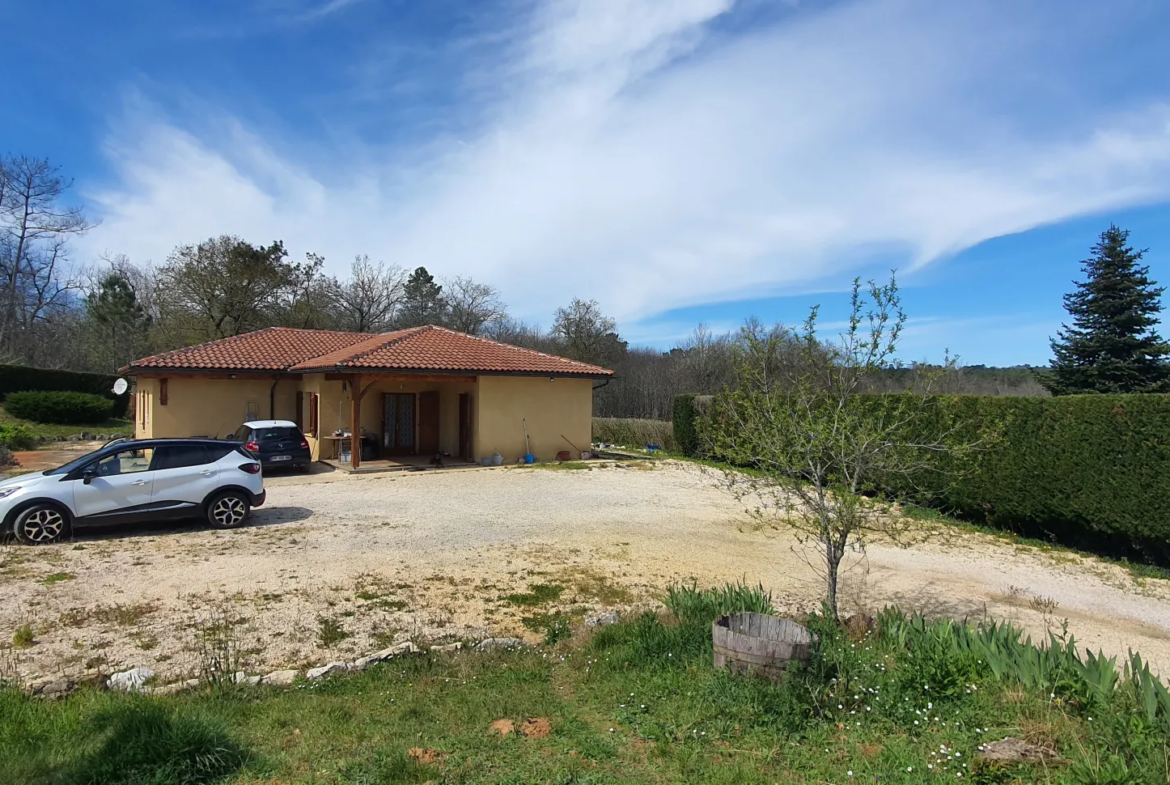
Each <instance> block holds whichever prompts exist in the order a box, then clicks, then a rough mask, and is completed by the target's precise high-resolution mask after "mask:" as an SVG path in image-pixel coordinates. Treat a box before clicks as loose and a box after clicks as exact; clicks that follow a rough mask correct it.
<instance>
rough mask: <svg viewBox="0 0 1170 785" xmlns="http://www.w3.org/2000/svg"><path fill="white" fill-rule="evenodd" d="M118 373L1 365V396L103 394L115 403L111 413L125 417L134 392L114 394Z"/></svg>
mask: <svg viewBox="0 0 1170 785" xmlns="http://www.w3.org/2000/svg"><path fill="white" fill-rule="evenodd" d="M117 379H118V377H117V376H112V375H110V374H104V373H83V372H81V371H61V370H52V369H48V368H29V367H28V366H24V365H0V399H3V398H4V397H5V396H6V395H8V394H9V393H14V392H21V391H26V390H64V391H69V392H82V393H90V394H91V395H100V396H102V397H104V398H108V399H110V400H111V401H112V402H113V406H112V408H111V412H112V414H111V415H107V416H113V417H125V416H126V411H127V409H128V408H129V406H130V393H129V392H126V393H123V394H122V395H114V393H113V392H111V390H112V389H113V387H114V382H115V381H116V380H117Z"/></svg>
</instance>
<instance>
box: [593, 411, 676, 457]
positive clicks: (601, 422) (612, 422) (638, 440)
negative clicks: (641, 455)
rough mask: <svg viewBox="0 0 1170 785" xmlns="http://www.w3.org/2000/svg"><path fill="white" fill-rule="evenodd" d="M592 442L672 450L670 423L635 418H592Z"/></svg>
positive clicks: (672, 436)
mask: <svg viewBox="0 0 1170 785" xmlns="http://www.w3.org/2000/svg"><path fill="white" fill-rule="evenodd" d="M593 441H595V442H605V443H607V444H618V445H623V446H626V447H645V446H646V445H647V444H657V445H658V446H659V447H661V448H662V449H664V450H673V449H674V435H673V434H672V433H671V424H670V423H668V422H666V421H665V420H646V419H639V418H635V417H594V418H593Z"/></svg>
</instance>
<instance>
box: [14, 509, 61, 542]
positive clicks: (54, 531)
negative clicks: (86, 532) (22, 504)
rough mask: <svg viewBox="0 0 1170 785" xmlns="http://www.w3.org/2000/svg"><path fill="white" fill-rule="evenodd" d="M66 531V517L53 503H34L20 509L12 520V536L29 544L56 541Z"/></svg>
mask: <svg viewBox="0 0 1170 785" xmlns="http://www.w3.org/2000/svg"><path fill="white" fill-rule="evenodd" d="M68 531H69V519H68V517H67V516H66V514H65V512H64V511H62V510H61V508H60V507H57V506H56V505H54V504H43V503H42V504H34V505H32V506H31V507H28V508H26V509H24V510H21V511H20V513H19V514H18V515H17V516H16V520H14V521H13V522H12V534H13V536H14V537H16V539H17V540H18V541H19V542H23V543H28V544H29V545H47V544H48V543H51V542H57V541H58V540H60V539H61V538H62V537H64V536H65V534H66V533H67V532H68Z"/></svg>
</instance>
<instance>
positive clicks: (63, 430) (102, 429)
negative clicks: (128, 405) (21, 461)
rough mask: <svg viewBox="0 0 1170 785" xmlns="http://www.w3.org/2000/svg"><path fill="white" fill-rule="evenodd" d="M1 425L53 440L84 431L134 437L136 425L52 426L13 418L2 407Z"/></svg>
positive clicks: (115, 422)
mask: <svg viewBox="0 0 1170 785" xmlns="http://www.w3.org/2000/svg"><path fill="white" fill-rule="evenodd" d="M0 425H25V426H27V427H28V428H29V429H30V430H32V432H33V435H34V436H45V437H49V438H51V439H55V438H56V437H58V436H74V435H76V434H79V433H81V432H82V431H86V432H87V433H100V434H109V435H110V436H111V437H117V436H133V435H134V423H132V422H130V421H129V420H118V419H113V418H111V419H109V420H106V421H104V422H99V423H93V424H92V425H51V424H49V423H41V422H32V421H31V420H22V419H20V418H19V417H13V416H12V415H11V414H9V413H8V412H7V411H5V410H4V408H3V407H0Z"/></svg>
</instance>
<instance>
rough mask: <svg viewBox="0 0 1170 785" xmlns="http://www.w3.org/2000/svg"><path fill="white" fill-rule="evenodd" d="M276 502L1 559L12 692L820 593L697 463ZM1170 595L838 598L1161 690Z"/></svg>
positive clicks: (905, 573)
mask: <svg viewBox="0 0 1170 785" xmlns="http://www.w3.org/2000/svg"><path fill="white" fill-rule="evenodd" d="M268 489H269V493H268V505H266V506H265V507H264V508H263V509H262V510H259V511H257V512H256V513H255V516H254V521H253V525H251V526H248V527H246V528H243V529H239V530H236V531H230V532H215V531H210V530H206V529H202V528H200V527H198V526H189V527H178V528H171V529H167V530H152V531H142V530H140V529H139V530H125V529H124V530H119V531H117V532H112V533H104V534H101V535H90V534H86V535H83V536H80V537H78V538H77V539H76V540H75V541H74V542H70V543H63V544H60V545H55V546H48V547H40V548H27V547H17V546H5V547H3V548H0V589H2V590H3V592H4V597H5V602H4V603H3V604H0V631H3V635H4V638H3V640H4V641H5V642H8V641H11V640H12V639H13V638H12V636H13V633H14V632H15V631H16V630H17V629H18V628H20V627H21V626H23V625H28V628H29V630H30V631H31V632H32V633H33V637H34V639H35V643H34V644H33V645H31V646H28V647H26V648H12V649H9V650H7V651H0V671H2V670H4V669H9V670H11V669H12V668H13V667H15V668H16V669H17V670H19V672H20V673H21V675H22V676H23V677H25V678H29V677H32V676H34V675H49V674H57V673H64V674H67V675H70V676H77V675H82V674H85V673H93V672H96V671H105V672H109V671H110V670H114V669H121V668H124V667H130V666H139V665H141V666H147V667H151V668H153V669H155V670H156V671H158V672H159V673H161V674H165V675H167V676H168V677H170V676H177V675H180V674H184V673H187V672H189V671H192V670H193V669H195V668H197V667H198V664H199V661H200V656H201V655H200V654H199V651H200V649H201V648H203V647H204V645H205V644H204V642H205V641H206V640H207V638H208V637H209V635H210V633H212V632H214V633H216V635H218V636H219V638H221V639H222V638H225V637H226V639H228V640H229V641H230V644H231V646H232V647H233V648H234V649H235V650H236V651H237V652H238V653H239V655H240V657H241V665H242V666H243V667H244V669H246V670H249V671H252V672H254V671H258V670H260V669H262V668H265V667H270V666H271V667H277V666H288V667H295V666H300V665H316V664H320V663H323V662H328V661H330V660H332V659H339V658H344V657H350V658H352V657H353V656H355V655H361V654H365V653H367V652H369V651H372V650H374V649H376V648H381V647H382V646H383V645H386V644H387V643H388V642H390V641H394V640H400V639H403V638H406V637H411V638H414V639H415V640H418V639H420V638H425V639H430V640H436V641H438V640H445V639H455V638H466V637H479V636H484V635H487V634H489V633H491V634H495V635H519V636H522V637H528V638H529V639H531V640H536V639H537V638H539V628H540V625H541V623H542V622H541V619H540V618H539V617H541V615H542V614H547V613H552V612H566V613H569V614H570V615H572V616H575V617H581V616H586V615H590V614H593V613H596V612H598V611H600V610H601V609H603V608H608V607H623V608H624V607H632V606H638V605H649V604H650V603H652V602H653V598H654V597H655V596H656V595H657V594H658V592H659V591H660V590H661V589H662V587H663V586H665V585H666V584H667V583H669V582H671V581H673V580H678V579H687V578H695V579H697V580H698V581H699V582H700V583H711V582H715V581H722V580H728V579H737V578H741V577H746V579H747V580H749V581H751V582H756V581H762V582H763V583H764V585H765V586H766V587H768V588H770V589H772V591H773V592H774V595H775V597H776V600H777V605H778V607H781V608H783V609H788V610H791V611H794V612H795V611H798V610H801V609H809V608H812V607H816V605H817V603H818V598H819V594H820V584H819V582H818V580H817V577H816V575H815V573H814V572H813V571H812V570H811V569H810V568H809V567H808V565H807V564H806V558H805V557H806V556H808V555H809V554H805V553H803V552H802V551H801V550H800V548H799V547H797V546H796V544H795V543H794V541H793V540H792V538H791V537H790V536H789V535H787V534H784V533H781V532H775V531H760V530H757V529H755V528H753V527H751V526H750V525H748V523H747V521H746V518H745V517H744V516H743V515H742V514H741V512H740V509H739V507H738V505H737V504H736V502H735V501H734V500H733V499H731V498H730V497H729V496H727V495H725V494H724V493H723V492H722V491H721V490H720V489H719V488H718V487H717V485H716V483H715V482H714V480H713V478H711V477H709V476H707V475H706V474H704V472H703V471H702V470H700V469H698V468H696V467H694V466H692V465H689V464H680V463H664V464H660V465H658V466H655V467H638V466H633V467H631V468H616V467H609V468H597V469H594V470H550V469H540V468H537V469H516V468H504V469H475V470H465V471H447V472H418V473H404V474H396V475H390V474H384V475H367V476H357V477H351V476H347V475H342V474H329V475H314V476H310V477H288V478H273V479H271V480H269V482H268ZM1168 583H1170V582H1166V581H1160V580H1151V581H1146V582H1137V581H1135V580H1134V579H1133V578H1132V577H1131V576H1130V575H1129V573H1127V572H1126V571H1124V570H1123V569H1121V568H1119V567H1116V566H1113V565H1109V564H1106V563H1103V562H1099V561H1097V560H1095V559H1089V558H1083V557H1080V556H1074V555H1070V554H1064V553H1062V554H1053V553H1047V552H1042V551H1039V550H1036V549H1033V548H1027V547H1018V546H1014V545H1012V544H1011V543H1005V542H1003V541H1000V540H997V539H994V538H991V537H986V536H980V535H973V534H964V533H956V532H955V531H953V530H948V531H947V532H946V536H945V537H941V538H935V539H934V540H933V541H932V544H929V545H926V546H920V547H917V548H915V549H914V550H900V549H897V548H885V547H875V548H871V550H870V552H869V557H868V560H867V561H866V562H864V563H855V564H853V565H852V566H851V568H850V569H849V571H848V572H847V575H846V579H845V588H844V590H843V596H844V598H845V600H846V604H848V605H851V606H853V607H860V608H865V609H868V610H871V611H873V610H876V609H880V608H881V607H882V606H883V605H884V604H886V603H889V602H897V603H899V604H900V605H902V606H903V607H906V608H915V609H922V610H925V611H928V612H933V613H948V614H954V615H978V614H982V613H985V612H986V613H989V614H992V615H996V616H1001V617H1004V618H1009V619H1011V620H1012V621H1014V622H1016V623H1017V624H1021V625H1023V626H1025V627H1026V628H1027V629H1028V630H1029V631H1031V632H1033V633H1043V632H1044V631H1045V630H1046V629H1047V628H1048V627H1049V626H1050V625H1058V624H1059V622H1060V620H1062V619H1064V618H1068V619H1069V622H1070V629H1071V631H1072V632H1073V633H1074V634H1075V635H1076V637H1077V639H1078V640H1079V641H1081V643H1082V644H1083V645H1086V646H1091V647H1093V648H1104V649H1105V650H1106V651H1107V652H1110V653H1121V654H1124V652H1125V651H1126V650H1127V649H1128V648H1133V649H1135V650H1139V651H1141V652H1142V654H1143V655H1145V656H1147V657H1148V658H1149V659H1150V660H1151V661H1152V662H1153V663H1154V664H1155V665H1156V666H1157V667H1159V669H1160V670H1161V672H1163V673H1165V672H1167V671H1168V670H1170V586H1168V585H1167V584H1168ZM533 587H536V588H535V590H533ZM525 618H527V619H528V622H527V626H526V625H525V622H524V620H525ZM225 631H226V633H225ZM221 633H224V634H223V635H221ZM168 680H169V679H168Z"/></svg>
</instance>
